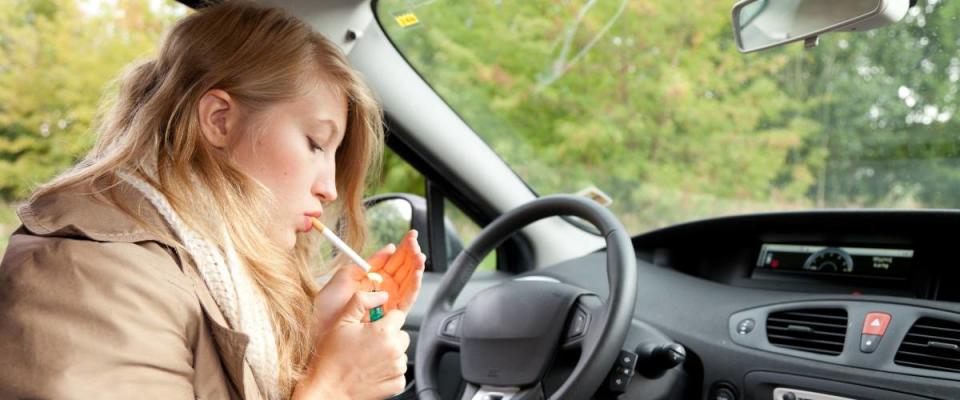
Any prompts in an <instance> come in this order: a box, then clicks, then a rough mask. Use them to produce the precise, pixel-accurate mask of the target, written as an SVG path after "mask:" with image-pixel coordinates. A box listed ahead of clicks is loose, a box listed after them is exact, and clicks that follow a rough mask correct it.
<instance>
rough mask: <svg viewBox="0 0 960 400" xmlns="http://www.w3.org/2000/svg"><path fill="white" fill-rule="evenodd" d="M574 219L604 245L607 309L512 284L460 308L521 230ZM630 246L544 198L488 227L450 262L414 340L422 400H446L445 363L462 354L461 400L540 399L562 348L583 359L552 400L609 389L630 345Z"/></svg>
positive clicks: (571, 295) (565, 293) (563, 201)
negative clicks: (488, 261)
mask: <svg viewBox="0 0 960 400" xmlns="http://www.w3.org/2000/svg"><path fill="white" fill-rule="evenodd" d="M567 215H572V216H576V217H580V218H582V219H584V220H586V221H588V222H590V223H591V224H593V225H594V226H596V227H597V228H598V229H599V231H600V233H601V234H602V235H603V237H604V238H605V239H606V242H607V249H606V252H607V280H608V285H609V296H607V298H606V299H605V300H602V299H600V297H598V296H596V295H594V294H592V293H589V292H587V291H585V290H583V289H581V288H577V287H574V286H571V285H567V284H565V283H561V282H559V281H557V280H554V279H551V278H546V277H543V278H545V279H536V278H533V279H523V278H520V279H515V280H511V281H508V282H505V283H502V284H500V285H497V286H494V287H491V288H487V289H485V290H483V291H481V292H480V293H477V294H476V296H474V298H472V299H471V300H470V301H469V302H468V303H467V305H466V306H465V307H464V308H461V309H456V310H454V309H453V304H454V302H455V300H456V299H457V296H458V295H459V294H460V292H461V291H462V290H463V287H464V285H466V283H467V282H468V281H469V280H470V277H471V276H472V275H473V272H474V271H475V270H476V268H477V265H478V264H479V263H480V261H481V260H483V258H484V257H485V256H486V255H487V254H488V253H489V252H490V251H492V250H493V249H495V248H497V247H498V246H499V245H500V244H501V243H502V242H503V241H504V240H506V239H507V238H509V237H510V235H512V234H514V233H515V232H517V231H518V230H520V229H521V228H523V227H525V226H527V225H529V224H530V223H533V222H536V221H538V220H541V219H543V218H547V217H553V216H567ZM635 257H636V255H635V254H634V250H633V244H632V243H631V241H630V237H629V235H628V234H627V231H626V229H625V228H624V227H623V224H621V223H620V221H619V220H617V218H616V217H615V216H614V215H613V213H611V212H610V211H609V210H607V209H606V208H603V207H602V206H600V205H599V204H597V203H596V202H594V201H591V200H589V199H586V198H584V197H580V196H571V195H553V196H545V197H541V198H539V199H537V200H534V201H532V202H529V203H526V204H524V205H522V206H520V207H517V208H516V209H513V210H511V211H509V212H507V213H505V214H503V215H502V216H500V217H499V218H497V219H496V220H494V221H493V222H492V223H490V224H489V225H488V226H487V227H486V228H484V229H483V231H482V232H480V234H479V236H477V238H476V239H474V240H473V242H472V243H470V246H468V247H467V248H466V249H464V250H463V251H462V252H461V253H460V254H459V255H458V256H457V258H456V259H455V260H454V261H453V264H452V265H451V266H450V268H449V269H448V271H447V272H446V274H445V275H444V277H443V279H442V281H441V282H440V286H439V288H438V290H437V293H436V297H434V299H433V301H432V302H431V304H430V306H429V309H428V311H427V314H426V317H425V318H424V320H423V324H422V325H421V327H420V333H419V336H418V339H417V348H416V362H415V364H414V365H415V367H414V372H415V374H416V386H417V392H418V396H419V398H420V399H422V400H440V394H439V391H438V389H437V381H438V379H437V377H438V369H439V363H440V357H441V356H442V355H443V354H444V353H446V352H449V351H459V352H460V368H461V371H462V373H463V379H464V381H466V383H467V389H466V390H465V392H464V395H463V397H462V399H463V400H472V399H502V400H519V399H524V400H526V399H542V398H544V393H543V382H542V381H543V379H544V375H545V374H546V372H547V370H548V368H549V366H550V364H551V362H552V361H553V359H554V356H555V355H556V354H557V353H558V351H559V350H560V349H561V348H564V349H570V348H573V349H576V348H579V350H580V358H579V360H578V361H577V364H576V366H575V367H574V368H573V371H572V372H571V373H570V375H569V377H568V378H567V379H566V381H564V382H563V383H562V384H561V385H560V386H559V388H558V389H557V390H556V391H555V392H554V393H553V394H552V395H551V396H550V399H587V398H589V397H590V396H591V395H592V394H593V393H595V392H596V390H597V388H599V387H600V385H601V384H602V383H603V381H604V378H605V377H606V376H607V374H608V372H609V371H610V369H611V367H612V366H613V364H614V362H615V360H616V358H617V356H618V355H619V352H620V350H621V348H622V346H623V342H624V339H625V338H626V334H627V330H628V329H629V327H630V321H631V318H632V316H633V309H634V303H635V301H636V296H637V293H636V288H637V271H636V258H635Z"/></svg>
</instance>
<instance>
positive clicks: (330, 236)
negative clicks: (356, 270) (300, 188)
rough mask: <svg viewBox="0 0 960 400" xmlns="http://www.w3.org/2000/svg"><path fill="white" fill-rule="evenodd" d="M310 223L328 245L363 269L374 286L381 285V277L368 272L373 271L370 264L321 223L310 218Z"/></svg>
mask: <svg viewBox="0 0 960 400" xmlns="http://www.w3.org/2000/svg"><path fill="white" fill-rule="evenodd" d="M310 222H311V223H313V227H314V228H317V230H318V231H320V233H321V234H323V236H324V237H326V238H327V240H329V241H330V243H333V246H334V247H336V248H337V249H338V250H340V251H341V252H343V254H346V255H347V257H350V259H351V260H353V262H354V263H356V264H357V265H359V266H360V268H363V272H366V273H367V279H370V280H371V281H373V283H374V285H379V284H380V283H383V277H382V276H380V274H378V273H376V272H370V270H371V269H373V267H371V266H370V264H368V263H367V260H364V259H363V257H360V255H359V254H357V252H355V251H353V249H351V248H350V246H348V245H347V244H346V243H344V242H343V240H340V238H339V237H337V234H335V233H333V231H331V230H330V229H329V228H327V226H326V225H324V224H323V223H322V222H320V220H319V219H316V218H314V217H310Z"/></svg>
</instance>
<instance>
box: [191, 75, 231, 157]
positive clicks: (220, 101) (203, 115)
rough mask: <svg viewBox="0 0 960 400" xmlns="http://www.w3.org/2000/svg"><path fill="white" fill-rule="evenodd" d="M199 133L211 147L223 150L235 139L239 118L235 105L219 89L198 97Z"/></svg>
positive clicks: (227, 94)
mask: <svg viewBox="0 0 960 400" xmlns="http://www.w3.org/2000/svg"><path fill="white" fill-rule="evenodd" d="M197 112H198V114H199V117H200V131H201V132H202V133H203V136H204V137H205V138H206V139H207V141H208V142H210V144H211V145H213V147H216V148H218V149H225V148H227V146H229V145H230V143H231V142H232V141H233V140H234V139H235V137H234V136H236V135H235V134H236V127H237V124H236V122H237V119H238V118H239V116H240V113H239V110H238V109H237V103H236V102H235V101H233V99H232V98H231V97H230V94H229V93H227V92H226V91H223V90H220V89H210V90H209V91H207V92H206V93H204V94H203V96H201V97H200V102H199V104H198V105H197Z"/></svg>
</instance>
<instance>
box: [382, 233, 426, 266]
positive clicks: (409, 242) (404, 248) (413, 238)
mask: <svg viewBox="0 0 960 400" xmlns="http://www.w3.org/2000/svg"><path fill="white" fill-rule="evenodd" d="M417 236H418V233H417V231H416V230H411V231H409V232H407V234H406V235H404V237H403V239H401V240H400V246H399V247H398V248H397V252H396V253H394V254H393V257H390V260H388V261H387V264H386V265H384V267H383V270H384V271H385V272H386V273H388V274H390V275H393V274H395V273H396V272H397V269H398V268H400V266H401V265H403V264H404V261H406V258H407V257H408V256H409V255H410V254H415V253H419V252H420V244H419V243H417ZM414 249H415V250H414Z"/></svg>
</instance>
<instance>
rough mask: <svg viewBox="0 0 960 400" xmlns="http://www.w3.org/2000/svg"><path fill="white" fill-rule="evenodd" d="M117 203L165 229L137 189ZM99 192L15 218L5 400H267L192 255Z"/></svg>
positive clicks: (6, 300)
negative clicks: (144, 226) (150, 230)
mask: <svg viewBox="0 0 960 400" xmlns="http://www.w3.org/2000/svg"><path fill="white" fill-rule="evenodd" d="M115 190H116V193H117V198H118V199H119V200H120V201H121V202H122V203H123V204H124V205H126V206H127V208H128V209H131V210H135V212H137V213H138V214H139V215H140V216H141V217H142V218H144V219H145V220H146V221H147V222H149V223H151V224H155V226H161V227H164V228H165V229H168V228H167V225H166V224H165V223H164V221H163V219H162V217H161V216H160V215H159V213H158V212H157V211H156V209H154V208H153V206H152V205H151V204H150V203H149V201H148V200H146V198H144V197H143V196H142V195H141V194H140V193H139V192H138V191H136V190H135V189H133V188H132V187H130V186H128V185H125V184H122V185H120V186H117V187H116V188H115ZM93 192H94V191H93V190H80V189H76V190H70V191H66V192H62V193H58V194H54V195H49V196H44V197H41V198H39V199H35V200H33V201H31V202H30V203H28V204H26V205H24V206H23V207H21V208H20V209H19V210H18V214H19V216H20V220H21V221H22V222H23V225H22V226H21V227H20V229H18V230H17V231H16V232H14V234H13V236H12V237H11V239H10V244H9V247H8V248H7V251H6V254H4V256H3V262H2V264H0V399H10V398H55V399H137V400H145V399H259V398H261V394H260V391H259V389H258V388H257V385H256V382H255V381H254V379H253V375H252V372H251V370H250V366H249V365H248V364H247V363H246V361H244V358H243V354H244V350H245V349H246V345H247V342H248V337H247V336H246V335H245V334H243V333H240V332H239V331H236V330H233V329H230V328H229V327H228V325H227V323H226V321H225V319H224V317H223V314H221V313H220V311H219V309H218V308H217V305H216V303H214V300H213V298H212V297H211V295H210V292H209V291H208V290H207V287H206V285H205V284H204V283H203V281H202V279H201V278H200V276H199V274H198V272H197V269H196V267H195V265H194V264H193V262H192V260H191V259H190V257H189V256H187V255H186V254H180V252H179V251H177V250H175V249H174V247H173V246H172V245H171V244H170V243H164V242H163V241H161V240H160V239H158V238H157V237H156V235H153V234H150V233H148V232H147V231H145V230H144V229H142V228H141V227H140V226H138V225H137V223H136V222H135V220H134V219H133V218H131V217H129V216H128V215H126V214H124V213H123V212H122V211H121V210H120V209H119V208H117V207H115V206H112V205H109V204H107V203H105V202H104V201H103V200H102V198H103V195H94V194H92V193H93Z"/></svg>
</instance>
